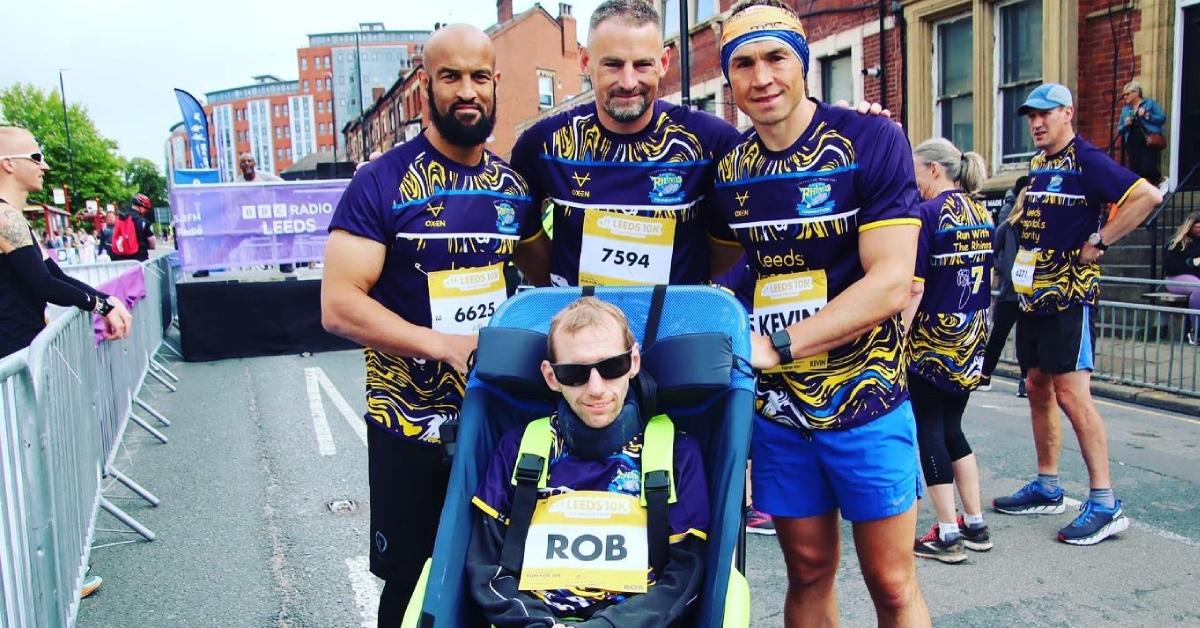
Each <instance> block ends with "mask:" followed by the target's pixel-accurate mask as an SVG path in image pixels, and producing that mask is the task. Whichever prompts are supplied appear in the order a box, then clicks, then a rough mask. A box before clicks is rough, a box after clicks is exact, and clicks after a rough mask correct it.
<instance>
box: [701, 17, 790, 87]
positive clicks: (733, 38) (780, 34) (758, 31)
mask: <svg viewBox="0 0 1200 628" xmlns="http://www.w3.org/2000/svg"><path fill="white" fill-rule="evenodd" d="M768 39H769V40H775V41H778V42H779V43H782V44H784V45H785V46H787V47H789V48H791V49H792V50H793V51H795V53H796V56H797V57H799V58H800V61H801V62H802V63H804V75H805V76H808V39H807V38H806V37H805V36H804V27H803V26H800V20H798V19H796V16H795V15H793V14H792V13H791V12H789V11H785V10H783V9H780V8H779V7H773V6H769V5H759V6H755V7H750V8H749V9H746V10H745V11H742V12H740V13H738V14H737V15H734V16H733V17H731V18H729V20H728V21H727V22H725V28H724V29H723V30H722V31H721V71H722V72H723V73H724V74H725V80H726V81H728V80H729V62H730V60H731V59H733V53H735V52H737V49H738V48H741V47H742V46H744V45H746V44H750V43H754V42H757V41H763V40H768Z"/></svg>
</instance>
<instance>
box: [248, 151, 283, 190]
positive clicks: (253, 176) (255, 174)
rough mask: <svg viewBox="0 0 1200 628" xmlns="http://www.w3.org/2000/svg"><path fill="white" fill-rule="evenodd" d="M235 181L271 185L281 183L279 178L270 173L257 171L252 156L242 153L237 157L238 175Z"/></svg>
mask: <svg viewBox="0 0 1200 628" xmlns="http://www.w3.org/2000/svg"><path fill="white" fill-rule="evenodd" d="M237 180H238V181H239V182H241V183H271V182H272V181H283V179H280V178H279V177H277V176H275V175H273V174H271V173H270V172H263V171H262V170H259V169H258V164H257V162H255V161H254V155H251V154H250V153H242V154H241V155H240V156H238V174H237Z"/></svg>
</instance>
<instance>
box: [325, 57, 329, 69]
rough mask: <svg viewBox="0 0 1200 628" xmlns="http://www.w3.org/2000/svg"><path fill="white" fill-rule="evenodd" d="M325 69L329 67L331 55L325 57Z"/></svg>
mask: <svg viewBox="0 0 1200 628" xmlns="http://www.w3.org/2000/svg"><path fill="white" fill-rule="evenodd" d="M325 67H329V55H325Z"/></svg>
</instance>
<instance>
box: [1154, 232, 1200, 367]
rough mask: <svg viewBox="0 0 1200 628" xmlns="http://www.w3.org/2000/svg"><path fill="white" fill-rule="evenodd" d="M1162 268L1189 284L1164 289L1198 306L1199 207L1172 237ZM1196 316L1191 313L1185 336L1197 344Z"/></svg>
mask: <svg viewBox="0 0 1200 628" xmlns="http://www.w3.org/2000/svg"><path fill="white" fill-rule="evenodd" d="M1163 272H1164V274H1165V275H1166V276H1167V279H1168V280H1170V281H1185V282H1187V283H1190V284H1192V285H1191V286H1167V290H1169V291H1171V292H1174V293H1175V294H1182V295H1186V296H1187V297H1188V307H1189V308H1191V309H1193V310H1200V211H1194V212H1192V213H1191V214H1190V215H1189V216H1188V217H1187V218H1185V219H1184V221H1183V223H1182V224H1180V225H1179V229H1178V230H1177V231H1176V232H1175V236H1174V237H1173V238H1171V243H1170V244H1168V245H1167V254H1166V258H1165V259H1164V260H1163ZM1197 318H1198V317H1195V316H1193V317H1191V320H1190V321H1189V325H1188V330H1187V340H1188V342H1189V343H1191V344H1193V345H1194V344H1197V341H1198V340H1200V329H1198V328H1197V323H1200V321H1198V320H1197Z"/></svg>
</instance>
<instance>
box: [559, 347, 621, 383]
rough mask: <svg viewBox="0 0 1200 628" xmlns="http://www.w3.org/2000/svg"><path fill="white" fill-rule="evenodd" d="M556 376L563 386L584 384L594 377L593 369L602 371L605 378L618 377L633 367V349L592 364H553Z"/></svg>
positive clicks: (601, 373) (601, 375) (601, 374)
mask: <svg viewBox="0 0 1200 628" xmlns="http://www.w3.org/2000/svg"><path fill="white" fill-rule="evenodd" d="M550 368H551V369H553V370H554V377H555V379H557V380H558V383H560V384H562V385H563V386H582V385H584V384H586V383H587V381H588V379H590V378H591V377H592V369H596V372H598V373H600V377H603V378H604V379H616V378H618V377H621V376H622V375H624V374H626V373H628V372H629V369H631V368H633V349H632V348H630V349H626V350H625V353H619V354H617V355H614V356H612V357H611V358H604V359H603V360H600V361H599V362H593V363H591V364H551V365H550Z"/></svg>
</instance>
